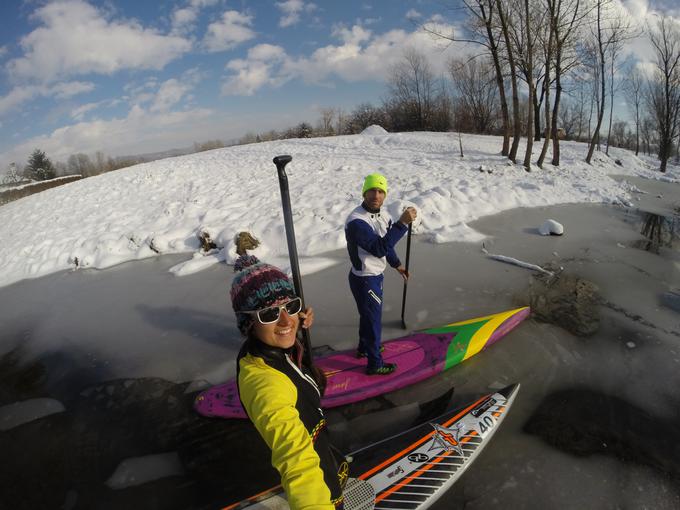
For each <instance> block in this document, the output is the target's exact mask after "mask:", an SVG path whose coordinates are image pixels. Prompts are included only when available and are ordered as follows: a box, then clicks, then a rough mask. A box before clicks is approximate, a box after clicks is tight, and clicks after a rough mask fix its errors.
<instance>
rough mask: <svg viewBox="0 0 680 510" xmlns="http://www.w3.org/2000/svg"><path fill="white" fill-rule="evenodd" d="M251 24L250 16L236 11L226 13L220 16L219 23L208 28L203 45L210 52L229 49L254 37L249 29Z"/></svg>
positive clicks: (253, 33)
mask: <svg viewBox="0 0 680 510" xmlns="http://www.w3.org/2000/svg"><path fill="white" fill-rule="evenodd" d="M252 24H253V17H252V16H250V15H248V14H243V13H240V12H238V11H227V12H225V13H224V14H222V19H221V20H220V21H217V22H215V23H211V24H210V25H209V26H208V32H207V33H206V35H205V38H204V39H203V45H204V47H205V48H206V49H207V50H208V51H211V52H216V51H225V50H228V49H231V48H233V47H234V46H236V45H238V44H240V43H242V42H245V41H249V40H250V39H253V38H254V37H255V32H254V31H253V30H252V29H251V28H250V27H251V26H252Z"/></svg>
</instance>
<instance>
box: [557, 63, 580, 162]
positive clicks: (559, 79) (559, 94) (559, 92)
mask: <svg viewBox="0 0 680 510" xmlns="http://www.w3.org/2000/svg"><path fill="white" fill-rule="evenodd" d="M561 75H562V55H561V53H558V54H557V59H556V61H555V104H554V105H553V114H552V126H550V130H551V135H552V137H553V154H552V161H551V163H552V164H553V165H554V166H560V139H559V138H558V136H557V115H558V113H559V110H560V98H561V97H562V77H561ZM579 129H580V128H579Z"/></svg>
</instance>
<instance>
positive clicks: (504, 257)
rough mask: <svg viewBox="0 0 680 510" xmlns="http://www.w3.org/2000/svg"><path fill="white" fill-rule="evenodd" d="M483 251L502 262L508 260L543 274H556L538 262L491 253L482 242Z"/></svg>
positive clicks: (508, 262) (509, 262)
mask: <svg viewBox="0 0 680 510" xmlns="http://www.w3.org/2000/svg"><path fill="white" fill-rule="evenodd" d="M482 251H483V252H484V253H485V254H486V256H487V257H489V258H492V259H494V260H498V261H500V262H506V263H507V264H513V265H515V266H519V267H523V268H525V269H531V270H532V271H539V272H541V273H543V274H547V275H548V276H555V274H554V273H553V272H552V271H548V270H547V269H543V268H542V267H541V266H537V265H536V264H530V263H529V262H523V261H521V260H517V259H514V258H512V257H506V256H505V255H495V254H493V253H489V251H488V250H487V249H486V247H485V246H484V243H482Z"/></svg>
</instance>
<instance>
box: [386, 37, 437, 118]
mask: <svg viewBox="0 0 680 510" xmlns="http://www.w3.org/2000/svg"><path fill="white" fill-rule="evenodd" d="M387 86H388V91H389V95H390V99H389V102H390V103H392V104H393V105H395V104H396V105H398V106H399V107H400V109H401V110H402V112H401V113H402V114H403V115H404V116H405V117H406V119H404V120H407V124H408V125H407V126H400V127H399V128H397V129H400V128H401V129H404V128H406V129H408V128H412V129H415V130H425V129H427V128H428V124H429V121H430V116H431V115H432V111H433V105H434V98H435V95H436V90H435V77H434V74H433V73H432V70H431V68H430V64H429V62H428V61H427V57H426V56H425V55H424V54H423V53H421V52H419V51H418V50H416V49H415V48H407V49H406V50H404V54H403V56H402V59H401V60H400V61H399V62H397V63H396V64H395V65H394V66H393V67H392V69H391V70H390V77H389V81H388V85H387ZM395 127H396V126H395Z"/></svg>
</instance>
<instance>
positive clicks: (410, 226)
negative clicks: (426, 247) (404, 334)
mask: <svg viewBox="0 0 680 510" xmlns="http://www.w3.org/2000/svg"><path fill="white" fill-rule="evenodd" d="M412 231H413V223H409V224H408V234H407V235H406V272H407V273H408V265H409V262H410V261H411V232H412ZM407 288H408V280H404V294H403V295H402V296H401V327H402V328H403V329H406V321H405V320H404V311H405V310H406V289H407Z"/></svg>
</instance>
